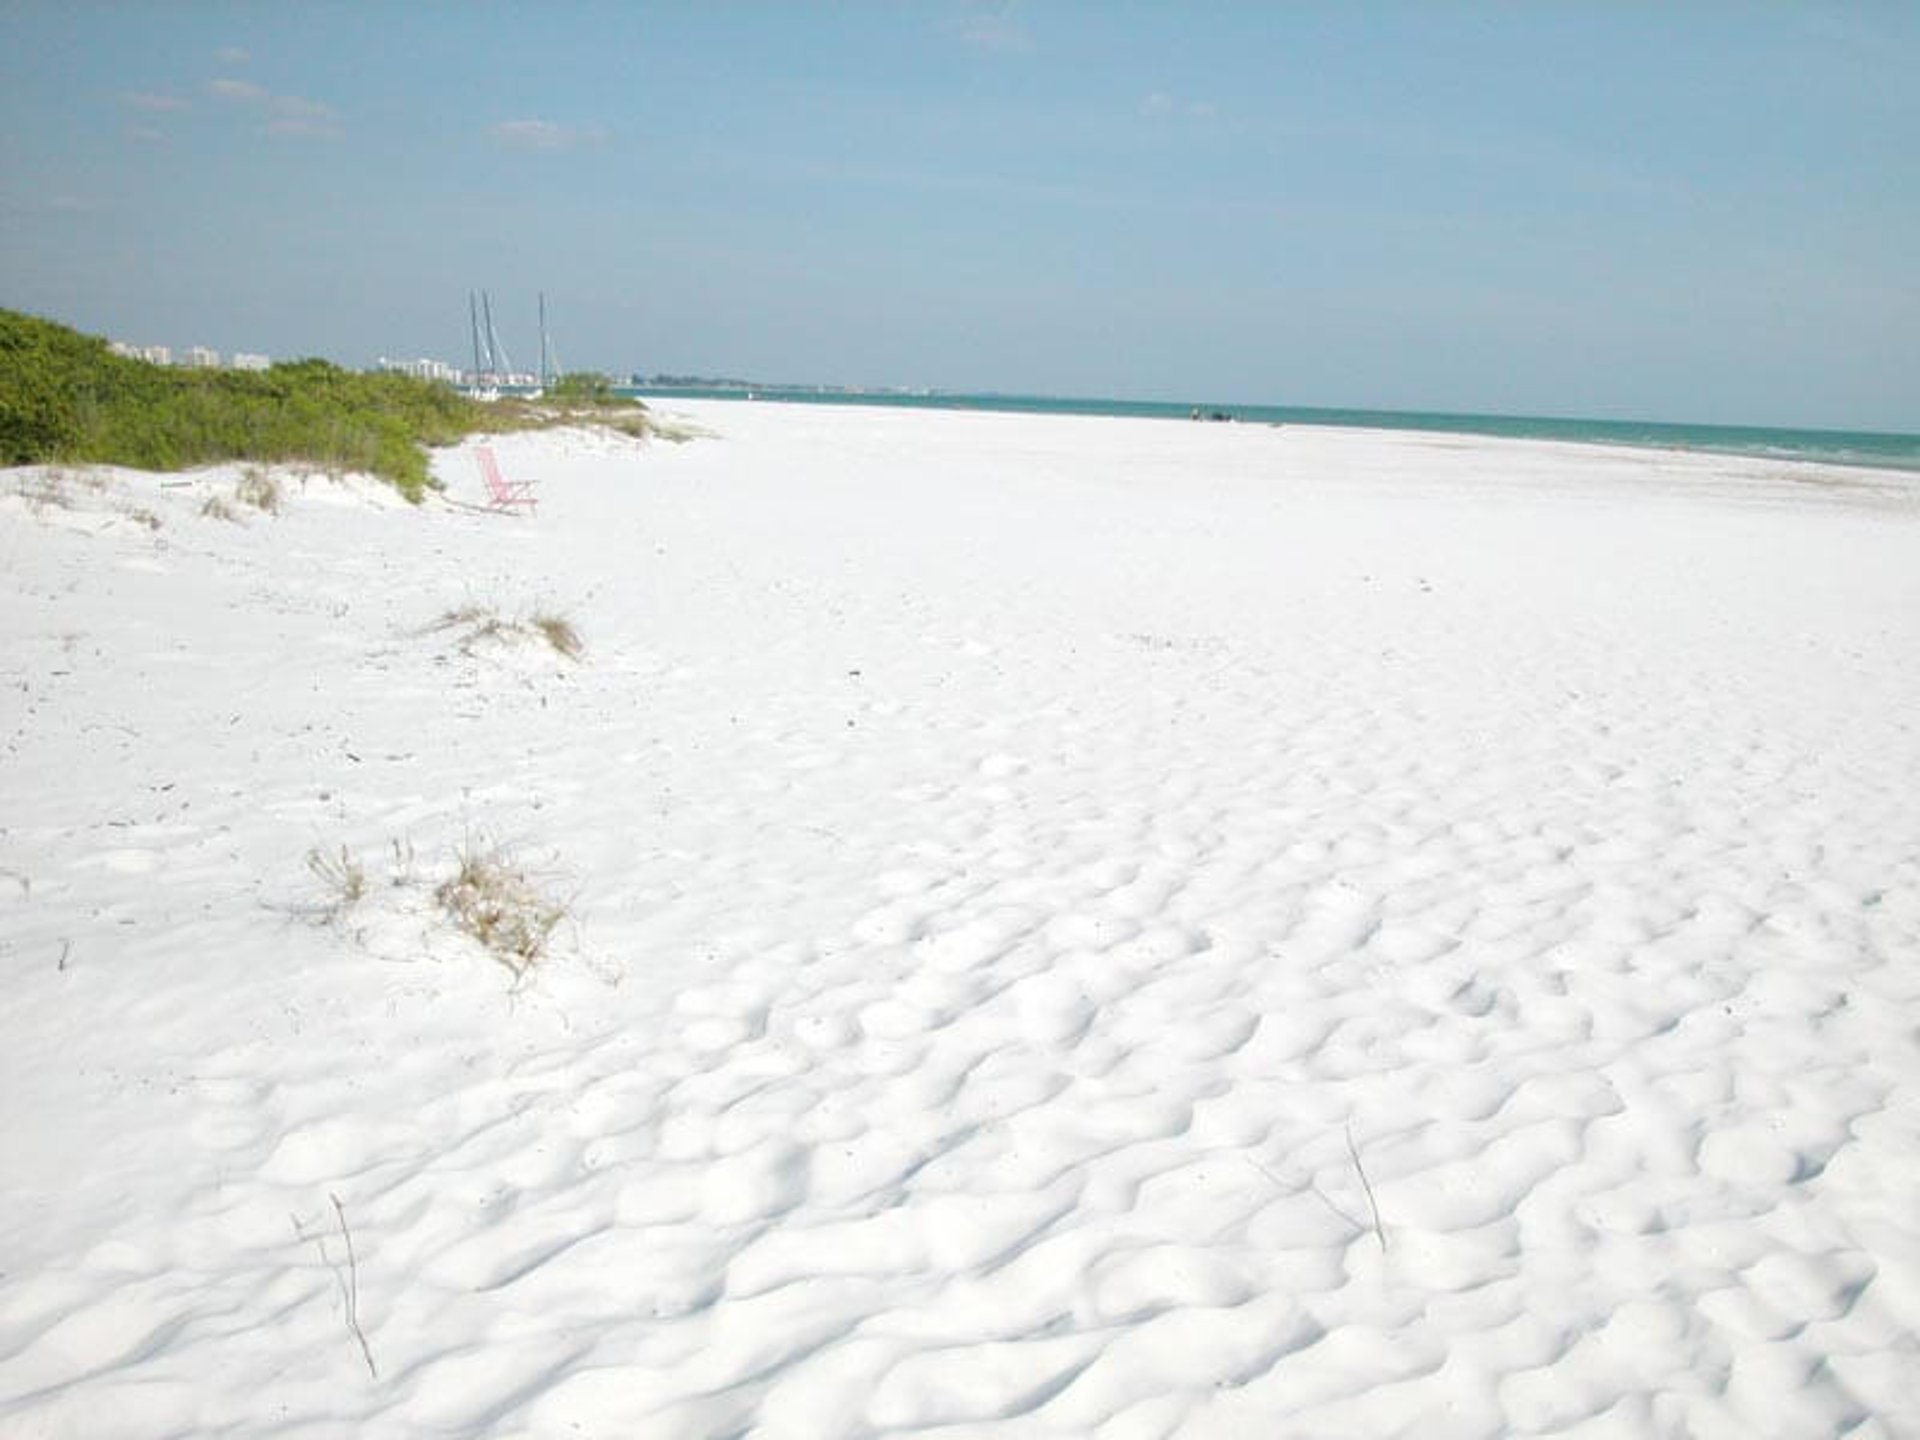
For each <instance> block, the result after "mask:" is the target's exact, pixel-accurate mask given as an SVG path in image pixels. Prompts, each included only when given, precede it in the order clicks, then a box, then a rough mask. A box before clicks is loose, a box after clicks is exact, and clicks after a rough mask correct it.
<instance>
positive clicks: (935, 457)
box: [0, 402, 1920, 1440]
mask: <svg viewBox="0 0 1920 1440" xmlns="http://www.w3.org/2000/svg"><path fill="white" fill-rule="evenodd" d="M669 408H670V409H671V410H672V411H673V412H674V413H675V414H677V415H681V416H684V417H685V418H686V419H688V420H690V421H691V422H693V423H695V424H697V425H698V426H700V427H702V428H704V429H705V430H706V431H709V432H711V433H710V436H709V438H702V439H697V440H694V441H691V442H689V443H685V444H679V445H672V444H666V443H662V442H652V443H647V444H640V443H637V442H632V441H628V440H624V439H615V438H611V437H605V436H597V435H593V434H589V433H585V432H561V433H550V434H545V435H522V436H509V437H504V438H501V439H499V440H497V441H496V442H495V449H496V451H497V453H498V454H499V456H500V460H501V465H502V468H503V469H504V470H505V471H506V472H507V474H508V475H509V476H511V477H512V478H514V479H524V480H530V481H533V482H535V484H536V486H537V488H538V493H539V497H540V505H539V509H538V512H537V513H536V514H533V515H513V516H501V515H494V514H487V513H482V512H480V511H479V510H477V509H475V508H473V507H475V506H477V505H478V503H479V502H480V500H481V499H482V498H483V494H482V491H481V488H480V481H479V476H478V473H477V471H476V470H475V467H474V464H473V463H472V456H471V455H470V454H467V453H465V452H463V451H453V452H447V453H444V454H442V455H440V456H438V457H437V458H436V461H435V465H436V470H437V472H438V473H439V474H440V475H441V476H442V477H443V478H444V479H445V480H446V482H447V486H448V495H449V496H450V497H451V499H453V500H457V501H460V502H463V503H462V504H460V505H455V504H449V503H446V502H440V501H436V502H433V503H430V504H428V505H426V506H424V507H421V508H419V509H413V508H410V507H408V506H406V505H405V504H403V503H402V502H400V501H399V500H397V499H395V498H393V497H392V496H391V494H390V492H387V491H386V490H384V489H383V488H382V487H380V486H378V485H377V484H375V483H373V482H371V481H359V480H349V481H346V482H339V481H333V480H328V479H325V478H312V479H307V480H301V479H299V478H297V477H294V476H292V475H291V474H287V473H284V472H283V473H282V474H281V476H280V477H279V478H280V484H281V490H282V497H281V503H280V507H279V510H278V512H277V513H268V512H266V511H264V510H260V509H257V508H253V507H251V506H248V505H246V504H245V503H244V502H242V501H240V500H237V499H234V498H232V497H233V491H234V488H235V486H236V485H237V484H238V483H239V479H240V471H239V470H238V469H237V468H229V469H224V470H216V471H209V472H200V473H198V474H196V475H193V476H187V477H156V476H149V475H140V474H135V473H132V472H125V471H108V470H99V471H79V470H70V471H67V472H64V473H61V472H55V471H49V470H44V469H36V470H30V471H27V470H12V471H6V472H0V636H3V637H4V652H3V655H0V980H3V981H4V995H5V1001H4V1005H3V1006H0V1168H3V1169H4V1181H0V1434H4V1435H6V1436H9V1437H16V1436H17V1437H76V1440H78V1437H85V1440H111V1437H140V1440H159V1437H189V1436H191V1437H206V1436H236V1437H237V1436H247V1437H255V1436H264V1437H285V1440H292V1437H301V1440H309V1437H333V1436H352V1435H366V1436H486V1437H516V1440H517V1437H526V1440H536V1437H539V1440H544V1437H558V1436H572V1437H582V1436H584V1437H605V1440H629V1437H713V1436H756V1437H768V1440H774V1437H778V1440H802V1437H820V1440H826V1437H879V1436H906V1435H912V1436H955V1437H957V1436H972V1435H992V1436H1009V1437H1016V1436H1017V1437H1028V1436H1048V1437H1066V1436H1095V1437H1101V1440H1146V1437H1171V1436H1181V1437H1199V1436H1205V1437H1248V1436H1262V1437H1266V1436H1320V1437H1324V1436H1391V1435H1404V1434H1411V1433H1416V1432H1417V1433H1419V1434H1421V1435H1422V1436H1429V1437H1433V1436H1447V1437H1453V1436H1463V1437H1489V1440H1491V1437H1498V1436H1509V1435H1548V1434H1553V1435H1562V1434H1564V1435H1574V1434H1578V1435H1589V1436H1602V1435H1622V1436H1646V1435H1693V1436H1753V1435H1770V1436H1796V1437H1798V1436H1829V1435H1834V1436H1837V1435H1843V1434H1845V1435H1854V1436H1901V1435H1916V1434H1920V1383H1917V1382H1916V1378H1915V1377H1916V1376H1920V1338H1916V1337H1917V1336H1920V1203H1916V1196H1917V1195H1920V665H1917V664H1916V660H1920V484H1917V483H1916V479H1915V477H1913V476H1906V475H1894V474H1888V473H1881V472H1873V471H1864V470H1851V471H1850V470H1840V469H1833V468H1823V467H1818V466H1813V465H1805V464H1786V463H1769V462H1762V461H1758V460H1751V459H1737V460H1736V459H1720V458H1715V457H1710V456H1702V455H1682V454H1668V453H1660V452H1651V451H1627V450H1604V449H1597V448H1582V447H1577V446H1569V445H1553V444H1545V443H1531V442H1518V441H1497V440H1477V439H1469V438H1462V437H1457V436H1456V437H1442V436H1422V435H1411V434H1399V435H1395V434H1384V433H1378V434H1376V433H1365V432H1359V431H1341V430H1321V429H1311V428H1301V427H1288V428H1279V429H1276V428H1268V427H1260V426H1248V425H1193V424H1187V423H1182V422H1163V421H1146V420H1118V419H1086V418H1073V417H1057V416H1055V417H1047V416H1006V415H990V414H961V413H940V412H925V411H906V410H886V409H862V408H840V407H808V406H783V405H755V404H746V403H722V402H704V403H702V402H687V403H684V404H679V405H674V406H671V407H669ZM210 496H211V497H225V500H226V504H227V506H228V508H229V509H230V510H231V512H232V514H233V516H234V518H232V519H223V518H220V517H219V516H217V515H214V516H209V515H206V514H203V513H202V510H203V507H204V506H205V504H206V502H207V500H208V498H209V497H210ZM450 615H461V616H463V618H462V619H461V620H460V621H459V622H458V623H453V622H450V621H447V619H446V617H449V616H450ZM541 616H546V617H552V618H557V619H564V620H566V621H568V622H570V623H571V625H572V626H573V627H574V628H575V629H576V630H577V632H578V636H579V640H580V642H581V649H580V652H579V654H578V655H577V656H574V657H569V656H567V655H563V654H561V653H559V652H558V651H557V650H556V649H555V648H554V646H552V645H551V644H549V643H547V640H546V637H545V636H544V635H542V634H541V633H540V632H539V631H538V630H537V629H536V628H534V627H533V625H532V623H531V622H532V621H533V620H534V619H535V618H536V617H541ZM490 618H492V619H495V620H497V621H498V622H499V623H498V624H497V625H496V626H494V627H492V631H491V633H486V632H487V631H488V625H487V622H488V620H489V619H490ZM463 853H464V854H466V855H468V856H470V857H473V856H479V857H488V856H491V857H497V858H498V859H499V860H500V861H501V862H502V863H503V864H504V865H506V866H509V867H515V868H517V869H518V870H519V871H520V872H522V873H523V874H524V876H525V877H526V880H527V883H528V884H529V885H530V886H532V887H533V889H534V890H535V891H536V892H537V893H538V895H539V896H540V897H542V903H550V904H551V905H552V906H553V907H554V911H553V913H558V912H559V911H561V910H564V916H563V918H560V919H559V920H558V923H557V924H556V925H554V927H553V928H552V930H551V933H550V935H548V936H547V938H546V944H545V946H544V953H542V954H540V955H539V957H538V958H537V959H535V960H534V961H533V962H532V964H531V965H530V966H529V967H527V969H526V971H525V973H524V974H522V975H520V976H518V977H516V975H515V974H514V973H513V971H512V970H511V969H510V968H509V966H508V965H507V964H505V963H502V961H501V959H500V957H499V956H498V955H497V954H494V953H490V952H489V950H488V949H487V948H486V947H485V946H483V945H482V943H481V942H480V941H479V940H478V939H476V938H474V937H473V936H472V935H470V934H468V933H465V932H463V931H462V930H461V929H460V928H459V927H458V925H456V923H455V920H454V917H453V916H452V915H451V914H449V913H448V911H447V910H446V908H444V907H443V906H442V904H440V903H439V901H438V899H437V892H438V891H439V890H440V888H441V887H442V886H443V885H444V883H445V882H446V881H447V880H448V879H449V878H450V877H452V876H453V875H454V872H455V870H456V867H457V864H458V857H459V856H461V855H462V854H463ZM310 856H311V857H315V859H314V861H313V863H312V864H310ZM353 875H358V876H359V877H360V879H359V881H357V882H355V881H351V880H350V879H349V877H350V876H353ZM354 889H359V890H361V891H362V892H363V893H360V894H358V895H357V897H352V896H350V894H349V892H350V891H351V890H354Z"/></svg>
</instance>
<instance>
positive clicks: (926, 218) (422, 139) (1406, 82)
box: [0, 0, 1920, 430]
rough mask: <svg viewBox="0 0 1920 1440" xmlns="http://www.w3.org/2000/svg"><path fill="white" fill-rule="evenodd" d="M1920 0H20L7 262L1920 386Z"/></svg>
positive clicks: (776, 345) (198, 308)
mask: <svg viewBox="0 0 1920 1440" xmlns="http://www.w3.org/2000/svg"><path fill="white" fill-rule="evenodd" d="M1915 75H1920V6H1916V5H1912V4H1905V3H1903V4H1885V5H1875V4H1868V3H1860V4H1847V5H1822V4H1816V3H1805V4H1796V5H1787V4H1762V3H1757V0H1756V3H1750V4H1739V5H1732V4H1729V5H1719V4H1712V3H1706V0H1696V3H1690V4H1683V5H1655V4H1625V3H1620V4H1615V3H1592V4H1577V3H1550V4H1549V3H1543V4H1538V5H1522V4H1519V3H1504V4H1469V3H1457V4H1456V3H1447V0H1428V3H1420V4H1400V5H1390V4H1366V3H1349V4H1339V5H1335V4H1326V5H1314V4H1304V3H1302V4H1287V3H1280V0H1272V3H1261V4H1244V5H1229V4H1224V3H1222V4H1204V3H1195V4H1186V5H1175V4H1171V3H1169V4H1158V5H1144V4H1125V3H1104V4H1073V3H1066V0H1059V3H1042V0H1030V3H967V0H925V3H906V0H902V3H894V4H854V3H845V4H831V5H829V4H820V5H807V4H800V3H791V4H750V3H699V4H696V3H684V4H620V5H613V4H607V5H595V4H588V3H556V4H547V5H518V4H514V5H507V4H498V5H490V4H484V3H471V4H446V5H427V4H387V5H378V6H376V5H373V4H352V3H344V0H342V3H332V4H324V5H293V4H269V3H233V4H199V3H192V0H175V3H158V0H156V3H151V4H115V5H105V4H97V5H89V4H84V3H83V4H62V5H54V4H45V5H41V4H18V3H7V0H0V304H4V305H7V306H11V307H15V308H21V309H27V310H32V311H35V312H37V313H41V314H46V315H50V316H53V317H54V318H57V319H60V320H63V321H66V322H68V323H70V324H74V325H77V326H79V327H81V328H83V329H86V330H89V331H93V332H95V333H100V334H109V335H113V336H116V337H120V338H125V339H129V340H136V341H143V342H150V343H165V344H172V345H175V346H182V345H188V344H194V343H204V344H209V345H214V346H217V347H219V348H221V349H234V348H241V349H252V350H261V351H266V352H268V353H271V354H274V355H277V356H287V355H293V354H322V355H326V356H329V357H331V358H334V359H337V360H340V361H342V362H344V363H351V364H363V363H367V362H369V361H371V359H372V358H373V357H374V356H376V355H379V354H389V355H408V356H412V355H419V354H425V355H434V356H439V357H442V358H445V359H448V360H452V361H458V360H461V359H463V358H464V356H465V353H466V350H467V326H466V305H467V292H468V290H469V289H470V288H474V287H482V286H484V287H486V288H488V289H489V290H491V292H492V295H493V301H494V307H495V314H496V321H497V322H498V324H499V327H500V329H501V330H502V333H503V336H504V338H505V339H506V342H507V344H508V347H509V349H510V350H511V351H512V352H513V353H514V355H515V358H516V359H523V360H526V361H531V360H532V359H533V358H534V357H535V352H536V349H537V345H536V327H535V319H534V317H535V296H536V293H537V292H538V291H540V290H545V292H546V294H547V299H548V307H549V311H550V316H551V323H552V328H553V332H554V339H555V344H556V348H557V350H558V352H559V356H560V358H561V360H562V361H563V362H564V363H565V364H566V365H568V366H569V367H570V368H580V367H595V368H603V369H607V370H612V371H617V372H622V373H624V372H626V371H628V370H632V369H644V370H647V371H654V370H662V369H665V370H673V371H680V372H702V373H723V374H732V375H745V376H749V377H753V378H760V379H774V380H783V379H784V380H817V381H824V382H833V383H854V384H877V385H887V384H891V385H932V386H938V387H942V388H951V389H981V388H992V389H1002V390H1016V391H1038V392H1046V393H1054V394H1080V395H1110V396H1119V397H1139V398H1164V399H1171V400H1178V401H1189V400H1193V401H1202V402H1268V403H1276V404H1302V405H1348V406H1372V407H1382V408H1409V409H1448V410H1473V411H1488V412H1502V413H1523V414H1561V415H1582V416H1620V417H1632V418H1647V419H1673V420H1700V421H1726V422H1733V423H1741V422H1744V423H1756V424H1766V423H1773V424H1783V425H1832V426H1841V427H1860V428H1876V427H1877V428H1890V429H1901V430H1920V83H1916V82H1915V80H1914V76H1915Z"/></svg>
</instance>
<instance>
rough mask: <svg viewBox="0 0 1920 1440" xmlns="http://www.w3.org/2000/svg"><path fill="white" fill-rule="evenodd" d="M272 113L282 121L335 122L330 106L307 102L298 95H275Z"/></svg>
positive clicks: (316, 101)
mask: <svg viewBox="0 0 1920 1440" xmlns="http://www.w3.org/2000/svg"><path fill="white" fill-rule="evenodd" d="M271 103H272V106H273V113H274V114H275V115H277V116H278V117H279V118H281V119H282V120H337V119H338V118H339V116H337V115H336V114H335V113H334V109H333V107H332V106H331V105H323V104H321V103H320V102H319V101H318V100H308V99H306V98H304V97H303V96H299V95H275V96H274V97H273V100H272V102H271Z"/></svg>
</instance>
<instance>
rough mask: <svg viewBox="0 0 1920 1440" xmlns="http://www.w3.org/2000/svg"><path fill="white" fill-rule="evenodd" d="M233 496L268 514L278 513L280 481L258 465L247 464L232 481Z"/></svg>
mask: <svg viewBox="0 0 1920 1440" xmlns="http://www.w3.org/2000/svg"><path fill="white" fill-rule="evenodd" d="M233 498H234V499H236V500H238V501H239V502H240V503H241V504H242V505H251V506H252V507H253V508H254V509H256V510H262V511H265V512H266V513H267V514H269V515H278V514H279V513H280V482H279V481H278V480H276V479H274V478H273V476H271V475H269V474H268V473H267V472H266V471H265V470H263V469H261V468H260V467H259V466H258V465H249V466H248V467H247V468H246V469H245V470H243V471H242V472H241V473H240V478H239V480H237V481H236V482H234V487H233Z"/></svg>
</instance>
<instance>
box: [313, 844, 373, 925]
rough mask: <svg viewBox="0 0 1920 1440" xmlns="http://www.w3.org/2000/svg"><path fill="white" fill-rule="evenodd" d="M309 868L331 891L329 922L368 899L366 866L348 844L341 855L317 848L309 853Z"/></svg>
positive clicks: (328, 898) (342, 849)
mask: <svg viewBox="0 0 1920 1440" xmlns="http://www.w3.org/2000/svg"><path fill="white" fill-rule="evenodd" d="M307 869H309V870H311V871H312V872H313V875H314V878H315V879H317V880H318V881H319V882H320V884H321V885H322V886H323V887H324V888H325V890H326V892H327V906H326V910H325V914H326V918H327V919H329V920H337V919H339V918H340V916H342V915H344V914H346V913H347V911H349V910H351V909H352V908H353V907H354V906H355V905H358V904H359V903H360V901H361V900H362V899H363V898H364V897H365V896H366V893H367V872H366V867H364V866H363V865H361V863H360V862H359V861H358V860H356V859H354V858H353V855H352V854H351V852H349V851H348V849H347V847H346V846H344V845H342V846H341V847H340V853H339V854H337V855H336V854H334V853H333V852H332V851H330V850H322V849H321V848H320V847H319V846H318V845H316V846H314V847H313V848H312V849H311V850H309V851H307Z"/></svg>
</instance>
